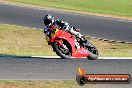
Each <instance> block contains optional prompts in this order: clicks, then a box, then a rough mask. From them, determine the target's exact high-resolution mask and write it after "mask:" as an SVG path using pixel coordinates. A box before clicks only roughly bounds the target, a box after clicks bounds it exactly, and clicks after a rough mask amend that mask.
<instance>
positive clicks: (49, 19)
mask: <svg viewBox="0 0 132 88" xmlns="http://www.w3.org/2000/svg"><path fill="white" fill-rule="evenodd" d="M43 21H44V25H45V27H44V33H45V34H46V35H49V33H50V27H51V26H52V25H54V24H57V25H58V27H59V29H62V30H64V31H67V32H69V33H71V34H73V35H75V36H76V37H77V38H79V39H80V40H81V42H82V43H84V45H85V46H88V43H87V40H86V39H85V37H84V36H83V35H81V34H80V33H79V31H80V30H79V29H76V28H75V27H69V24H68V23H67V22H64V21H62V20H59V19H57V20H55V19H54V17H53V16H52V15H51V14H48V15H45V16H44V18H43Z"/></svg>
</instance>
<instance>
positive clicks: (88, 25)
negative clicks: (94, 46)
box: [0, 3, 132, 42]
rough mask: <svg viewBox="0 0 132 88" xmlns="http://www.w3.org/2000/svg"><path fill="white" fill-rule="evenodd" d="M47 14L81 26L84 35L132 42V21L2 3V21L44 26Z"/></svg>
mask: <svg viewBox="0 0 132 88" xmlns="http://www.w3.org/2000/svg"><path fill="white" fill-rule="evenodd" d="M46 14H53V15H54V16H55V18H59V19H62V20H64V21H67V22H68V23H69V24H70V25H72V26H75V27H77V28H80V29H81V33H82V34H84V35H89V36H93V37H98V38H105V39H110V40H118V41H125V42H132V21H128V20H119V19H113V18H104V17H98V16H91V15H81V14H73V13H64V12H57V11H53V10H46V9H32V8H26V7H19V6H13V5H7V4H2V3H1V4H0V22H2V23H8V24H15V25H20V26H27V27H34V28H43V23H42V18H43V16H44V15H46Z"/></svg>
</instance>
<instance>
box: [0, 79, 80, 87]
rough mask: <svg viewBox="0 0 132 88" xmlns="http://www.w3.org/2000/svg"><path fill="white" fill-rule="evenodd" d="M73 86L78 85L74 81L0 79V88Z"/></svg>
mask: <svg viewBox="0 0 132 88" xmlns="http://www.w3.org/2000/svg"><path fill="white" fill-rule="evenodd" d="M73 86H78V85H77V83H76V82H75V81H35V80H34V81H28V80H27V81H23V80H21V81H20V80H1V81H0V88H71V87H73Z"/></svg>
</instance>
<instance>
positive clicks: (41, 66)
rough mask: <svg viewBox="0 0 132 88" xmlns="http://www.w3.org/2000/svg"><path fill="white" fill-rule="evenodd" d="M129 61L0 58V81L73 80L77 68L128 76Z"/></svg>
mask: <svg viewBox="0 0 132 88" xmlns="http://www.w3.org/2000/svg"><path fill="white" fill-rule="evenodd" d="M131 63H132V60H130V59H125V58H124V59H122V60H119V59H107V60H105V59H99V60H88V59H61V58H31V57H10V56H9V57H8V56H1V57H0V79H19V80H21V79H27V80H30V79H39V80H41V79H42V80H52V79H53V80H75V77H76V74H77V72H78V67H79V66H81V67H82V68H84V69H85V70H86V72H87V73H88V74H90V73H93V74H130V75H132V65H131Z"/></svg>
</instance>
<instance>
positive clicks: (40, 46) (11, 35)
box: [0, 24, 132, 57]
mask: <svg viewBox="0 0 132 88" xmlns="http://www.w3.org/2000/svg"><path fill="white" fill-rule="evenodd" d="M88 40H89V41H90V42H91V43H92V44H94V45H95V46H96V47H97V49H98V50H99V54H100V56H115V57H117V56H121V57H132V53H131V52H132V44H122V43H109V42H104V41H99V40H97V39H91V38H88ZM0 46H1V47H0V54H2V55H17V56H44V55H50V56H51V55H56V54H55V52H53V50H52V47H51V46H48V44H47V42H46V40H45V35H44V34H43V30H34V29H31V28H23V27H17V26H11V25H4V24H0Z"/></svg>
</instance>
